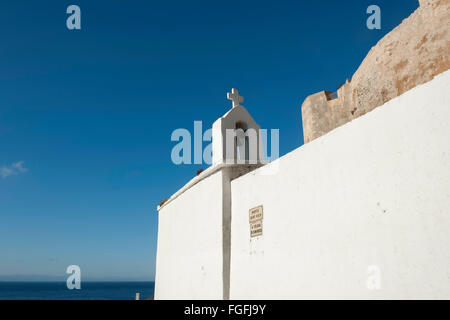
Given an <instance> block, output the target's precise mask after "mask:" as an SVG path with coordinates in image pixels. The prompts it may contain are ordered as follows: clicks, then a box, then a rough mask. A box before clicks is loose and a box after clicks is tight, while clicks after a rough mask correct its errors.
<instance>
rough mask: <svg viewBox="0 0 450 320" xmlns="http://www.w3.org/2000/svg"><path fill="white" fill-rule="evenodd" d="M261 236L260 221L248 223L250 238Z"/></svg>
mask: <svg viewBox="0 0 450 320" xmlns="http://www.w3.org/2000/svg"><path fill="white" fill-rule="evenodd" d="M261 235H262V220H260V221H256V222H253V223H250V237H251V238H253V237H257V236H261Z"/></svg>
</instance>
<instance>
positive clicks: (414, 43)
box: [302, 0, 450, 143]
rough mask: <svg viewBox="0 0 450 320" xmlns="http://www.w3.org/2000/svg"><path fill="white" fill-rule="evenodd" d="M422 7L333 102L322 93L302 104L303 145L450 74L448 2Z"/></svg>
mask: <svg viewBox="0 0 450 320" xmlns="http://www.w3.org/2000/svg"><path fill="white" fill-rule="evenodd" d="M419 2H420V7H419V8H418V9H417V10H416V11H415V12H413V13H412V14H411V15H410V16H409V17H408V18H407V19H405V20H404V21H403V22H402V23H401V24H400V25H399V26H397V27H396V28H395V29H394V30H392V31H391V32H390V33H388V34H387V35H386V36H385V37H384V38H382V39H381V40H380V41H379V42H378V43H377V45H376V46H374V47H373V48H372V49H371V50H370V51H369V53H368V54H367V56H366V58H365V59H364V61H363V62H362V64H361V65H360V67H359V68H358V70H357V71H356V72H355V74H354V75H353V77H352V79H351V81H350V80H347V81H346V83H345V84H344V85H343V86H342V87H341V88H340V89H338V92H337V98H335V97H334V96H333V94H332V93H331V92H328V91H322V92H319V93H316V94H313V95H311V96H309V97H308V98H306V100H305V101H304V102H303V104H302V118H303V133H304V140H305V143H307V142H310V141H311V140H314V139H316V138H318V137H320V136H322V135H324V134H325V133H327V132H329V131H331V130H333V129H334V128H337V127H339V126H341V125H343V124H344V123H346V122H348V121H351V120H353V119H355V118H357V117H359V116H361V115H363V114H365V113H367V112H369V111H371V110H373V109H374V108H376V107H378V106H380V105H382V104H384V103H386V102H387V101H389V100H391V99H392V98H395V97H397V96H399V95H401V94H402V93H404V92H406V91H408V90H410V89H412V88H414V87H415V86H417V85H419V84H422V83H425V82H427V81H430V80H431V79H433V78H434V76H436V75H437V74H439V73H442V72H444V71H446V70H448V69H450V0H419Z"/></svg>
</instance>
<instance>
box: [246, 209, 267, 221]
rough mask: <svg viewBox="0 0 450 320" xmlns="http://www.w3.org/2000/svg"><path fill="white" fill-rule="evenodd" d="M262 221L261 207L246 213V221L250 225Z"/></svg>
mask: <svg viewBox="0 0 450 320" xmlns="http://www.w3.org/2000/svg"><path fill="white" fill-rule="evenodd" d="M262 219H263V206H258V207H256V208H253V209H250V210H249V211H248V220H249V222H250V223H252V222H255V221H260V220H262Z"/></svg>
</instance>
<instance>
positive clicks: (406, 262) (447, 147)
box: [211, 71, 450, 299]
mask: <svg viewBox="0 0 450 320" xmlns="http://www.w3.org/2000/svg"><path fill="white" fill-rule="evenodd" d="M449 89H450V71H447V72H446V73H443V74H441V75H439V76H437V77H436V78H435V79H434V80H432V81H431V82H428V83H426V84H424V85H421V86H419V87H416V88H414V89H412V90H411V91H408V92H407V93H405V94H403V95H402V96H400V97H398V98H395V99H393V100H391V101H390V102H388V103H386V104H385V105H383V106H381V107H378V108H376V109H375V110H373V111H372V112H370V113H368V114H366V115H365V116H362V117H360V118H358V119H356V120H354V121H352V122H350V123H347V124H346V125H344V126H342V127H340V128H337V129H335V130H333V131H332V132H330V133H328V134H326V135H324V136H322V137H320V138H318V139H316V140H314V141H312V142H310V143H309V144H306V145H304V146H302V147H300V148H299V149H297V150H295V151H293V152H291V153H289V154H287V155H286V156H284V157H282V158H280V159H278V160H277V161H276V163H273V164H270V166H273V165H279V170H278V173H277V174H274V175H264V174H263V172H264V171H263V170H266V168H261V169H258V170H256V171H253V172H251V173H248V174H246V175H245V176H242V177H240V178H238V179H236V180H234V181H232V183H231V187H232V222H231V250H232V253H231V280H230V282H231V289H230V290H231V292H230V297H231V298H232V299H282V298H288V299H297V298H299V299H302V298H308V299H309V298H325V299H328V298H339V299H346V298H357V299H377V298H388V299H399V298H402V299H403V298H406V299H411V298H414V299H422V298H424V299H431V298H446V299H450V90H449ZM258 205H263V206H264V209H263V210H264V219H263V236H261V237H259V238H253V239H251V238H250V231H249V222H248V210H249V209H250V208H253V207H256V206H258ZM211 259H212V258H211ZM371 265H376V266H377V267H379V268H380V271H381V289H380V290H369V289H368V287H367V281H368V279H374V278H373V276H374V275H375V274H374V273H371V274H368V273H367V271H368V267H369V266H371ZM369 276H372V277H371V278H369Z"/></svg>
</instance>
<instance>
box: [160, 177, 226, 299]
mask: <svg viewBox="0 0 450 320" xmlns="http://www.w3.org/2000/svg"><path fill="white" fill-rule="evenodd" d="M222 175H223V173H222V171H218V172H216V173H214V174H212V175H210V176H208V177H207V178H204V179H203V180H201V181H200V182H198V183H197V184H195V185H194V186H192V187H191V188H189V189H188V190H186V191H185V192H183V193H182V194H180V195H179V196H178V197H177V198H176V199H174V200H173V201H170V202H169V203H167V204H165V205H164V206H163V207H162V208H161V209H160V211H159V214H158V217H159V218H158V219H159V221H158V244H157V254H156V276H155V299H222V297H223V287H222V286H223V277H222V275H223V272H222V269H223V264H222V194H223V193H222V192H223V190H222V178H223V177H222Z"/></svg>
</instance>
